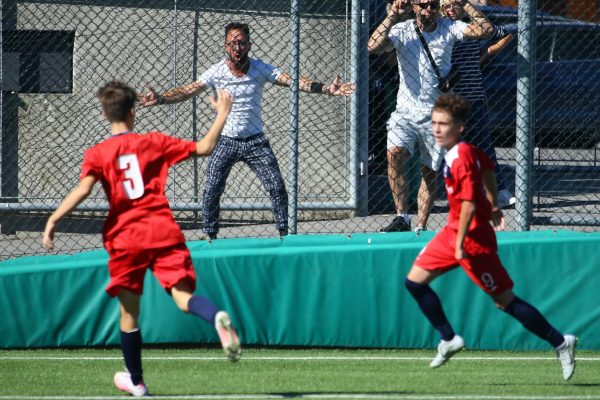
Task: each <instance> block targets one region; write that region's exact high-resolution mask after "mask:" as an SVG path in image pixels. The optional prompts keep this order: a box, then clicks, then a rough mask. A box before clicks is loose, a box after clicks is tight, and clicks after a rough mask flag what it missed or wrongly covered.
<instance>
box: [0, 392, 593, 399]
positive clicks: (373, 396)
mask: <svg viewBox="0 0 600 400" xmlns="http://www.w3.org/2000/svg"><path fill="white" fill-rule="evenodd" d="M152 398H154V399H164V400H167V399H173V400H179V399H191V400H216V399H243V400H251V399H257V400H262V399H289V398H290V395H288V394H281V395H278V394H264V395H261V394H256V395H253V394H248V395H242V394H229V395H185V396H152ZM293 398H300V399H366V400H370V399H372V400H396V399H398V400H509V399H513V400H569V399H572V400H597V399H600V395H590V396H568V395H565V396H549V395H521V396H519V395H517V396H493V395H459V394H458V395H401V394H369V393H364V394H361V393H353V394H344V393H339V394H338V393H331V394H328V393H323V394H301V393H294V394H293ZM17 399H21V400H116V399H128V400H129V399H131V397H130V396H0V400H17Z"/></svg>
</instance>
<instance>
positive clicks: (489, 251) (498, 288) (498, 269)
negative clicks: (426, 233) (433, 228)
mask: <svg viewBox="0 0 600 400" xmlns="http://www.w3.org/2000/svg"><path fill="white" fill-rule="evenodd" d="M463 247H464V249H465V253H467V257H466V258H463V259H461V260H457V259H456V258H455V256H454V252H455V249H456V231H455V230H454V229H451V228H448V227H446V228H444V230H442V231H441V232H439V233H438V234H437V235H435V236H434V238H433V239H432V240H431V241H430V242H429V243H428V244H427V246H425V248H423V250H421V253H420V254H419V255H418V256H417V258H416V259H415V265H417V266H419V267H421V268H423V269H426V270H429V271H444V272H446V271H450V270H451V269H454V268H456V267H458V266H459V265H460V267H462V269H463V270H464V271H465V272H466V273H467V275H468V276H469V278H470V279H471V280H472V281H473V282H475V283H476V284H477V286H479V287H480V288H481V289H483V290H484V291H485V292H486V293H488V294H493V295H499V294H502V293H504V292H505V291H506V290H508V289H512V288H513V281H512V279H510V276H509V275H508V272H506V269H504V266H502V263H501V262H500V258H499V257H498V252H497V244H496V234H495V232H494V229H493V228H492V227H491V225H490V226H489V228H488V227H487V226H485V227H482V228H479V229H477V230H476V231H473V232H470V233H469V234H468V235H467V237H466V238H465V241H464V244H463Z"/></svg>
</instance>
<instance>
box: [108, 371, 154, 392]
mask: <svg viewBox="0 0 600 400" xmlns="http://www.w3.org/2000/svg"><path fill="white" fill-rule="evenodd" d="M113 382H114V383H115V386H116V387H117V389H119V390H122V391H124V392H127V393H129V394H130V395H132V396H133V397H144V396H149V394H148V387H147V386H146V385H145V384H143V383H139V384H137V385H134V384H133V382H132V381H131V375H130V374H129V372H125V371H119V372H117V373H116V374H115V377H114V379H113Z"/></svg>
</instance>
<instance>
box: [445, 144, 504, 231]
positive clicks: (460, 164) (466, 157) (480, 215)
mask: <svg viewBox="0 0 600 400" xmlns="http://www.w3.org/2000/svg"><path fill="white" fill-rule="evenodd" d="M444 159H445V161H446V163H445V165H444V182H445V184H446V193H447V194H448V206H449V208H450V212H449V214H448V227H450V228H452V229H455V230H456V229H458V220H459V218H460V210H461V206H462V202H463V201H464V200H467V201H472V202H474V203H475V216H474V218H473V219H472V221H471V225H470V226H469V231H472V230H474V229H477V228H479V227H480V226H481V225H482V224H487V225H489V224H490V219H491V217H492V204H491V203H490V202H489V200H488V199H487V197H486V196H485V189H484V187H483V171H484V170H491V171H493V170H494V162H493V161H492V160H491V159H490V158H489V157H488V156H487V155H486V154H485V153H484V152H483V151H481V150H480V149H478V148H477V147H475V146H473V145H471V144H468V143H466V142H459V143H458V144H457V145H455V146H454V147H452V148H451V149H450V150H448V152H447V153H446V155H445V157H444Z"/></svg>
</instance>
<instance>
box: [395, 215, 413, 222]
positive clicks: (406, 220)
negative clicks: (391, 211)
mask: <svg viewBox="0 0 600 400" xmlns="http://www.w3.org/2000/svg"><path fill="white" fill-rule="evenodd" d="M396 216H398V217H402V218H404V222H406V223H407V224H410V216H409V215H408V214H407V213H405V212H402V213H396Z"/></svg>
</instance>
